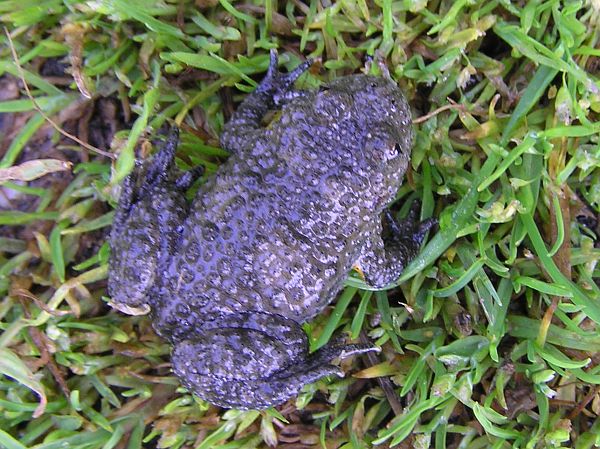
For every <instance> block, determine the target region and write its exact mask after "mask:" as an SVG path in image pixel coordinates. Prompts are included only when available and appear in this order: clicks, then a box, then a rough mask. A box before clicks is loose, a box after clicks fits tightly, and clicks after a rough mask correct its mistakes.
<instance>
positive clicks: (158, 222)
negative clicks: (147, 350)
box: [108, 128, 203, 314]
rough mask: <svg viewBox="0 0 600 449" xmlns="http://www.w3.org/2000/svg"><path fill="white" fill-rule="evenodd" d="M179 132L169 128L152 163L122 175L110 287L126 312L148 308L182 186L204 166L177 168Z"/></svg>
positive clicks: (175, 223) (179, 209)
mask: <svg viewBox="0 0 600 449" xmlns="http://www.w3.org/2000/svg"><path fill="white" fill-rule="evenodd" d="M178 141H179V132H178V130H177V128H173V129H172V130H171V132H170V133H169V136H168V137H167V140H166V142H165V144H164V145H163V146H162V148H161V149H160V150H159V152H158V153H157V154H156V155H155V156H154V158H153V159H152V161H151V162H150V163H146V164H141V165H140V166H138V167H136V168H135V169H134V171H133V172H132V173H131V174H130V175H129V176H128V177H127V178H126V179H125V181H124V183H123V188H122V191H121V196H120V198H119V203H118V205H117V209H116V213H115V219H114V222H113V226H112V229H111V233H110V238H109V243H110V249H111V256H110V260H109V273H108V292H109V294H110V296H111V298H112V301H111V304H112V305H113V306H114V307H116V308H117V309H119V310H121V311H122V312H125V313H130V314H139V313H145V312H147V311H148V308H149V306H151V305H152V304H149V301H148V299H147V294H148V291H149V289H150V287H151V286H152V285H153V284H154V282H155V280H156V275H157V270H158V266H159V264H160V261H161V260H162V259H163V258H165V257H168V256H169V255H170V254H171V253H172V252H173V250H174V247H175V245H176V240H177V238H178V236H179V233H180V230H181V229H180V228H181V224H182V222H183V220H184V219H185V217H186V216H187V212H188V206H187V203H186V201H185V197H184V192H185V190H186V189H188V188H189V186H190V185H191V183H192V182H193V180H194V179H197V177H198V176H200V175H201V174H202V172H203V168H202V167H199V168H196V169H193V170H190V171H189V172H186V173H185V174H183V175H181V174H180V173H179V172H178V171H177V169H176V168H175V163H174V160H175V150H176V149H177V143H178Z"/></svg>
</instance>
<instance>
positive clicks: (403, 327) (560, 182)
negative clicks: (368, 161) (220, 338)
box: [0, 0, 600, 449]
mask: <svg viewBox="0 0 600 449" xmlns="http://www.w3.org/2000/svg"><path fill="white" fill-rule="evenodd" d="M197 3H199V4H210V3H215V5H213V6H208V7H206V8H202V9H200V8H197V7H195V6H194V2H193V1H191V0H181V1H177V2H176V1H164V2H144V1H141V0H127V1H125V0H114V1H110V2H108V1H98V2H76V1H72V0H45V1H38V0H19V1H16V0H6V1H4V2H1V3H0V21H2V23H3V24H4V25H5V26H6V27H7V28H8V30H9V31H10V33H11V36H12V40H13V41H14V47H15V50H16V52H17V54H18V55H19V59H20V62H21V64H22V66H23V70H24V73H23V76H24V78H25V80H26V81H27V83H28V85H29V86H30V89H31V91H32V94H33V96H34V97H35V99H36V101H37V103H38V104H39V107H40V108H41V110H42V111H43V112H44V114H45V115H47V116H50V117H52V118H53V120H55V121H57V122H58V124H59V125H61V126H65V127H68V125H69V123H70V124H71V125H73V124H74V123H75V124H76V123H77V120H83V119H82V118H81V117H82V115H83V113H79V114H71V115H70V116H69V115H68V114H66V117H63V118H62V119H61V115H59V112H63V113H65V110H68V109H69V108H73V109H74V110H76V111H83V109H82V106H81V104H83V103H81V104H79V106H78V103H76V102H78V101H79V102H80V101H81V96H80V92H84V93H86V92H87V93H89V94H91V95H93V96H95V98H96V99H98V98H99V97H111V98H114V99H116V100H117V101H116V103H117V104H118V105H119V107H122V108H124V109H123V110H125V111H126V116H127V117H130V121H129V123H128V125H127V126H126V127H125V129H123V130H121V131H119V132H117V134H116V136H115V139H114V140H113V142H112V148H102V149H103V150H106V151H110V152H111V153H112V154H114V155H115V156H116V157H115V159H114V160H111V159H110V158H107V157H104V156H101V155H95V154H94V153H92V152H89V151H88V150H85V149H83V148H82V147H79V146H75V145H73V142H72V141H66V140H65V139H61V136H60V135H59V134H58V133H57V132H56V131H55V130H54V129H53V128H52V127H51V126H50V125H48V123H47V122H46V120H45V118H44V117H43V116H42V115H41V114H40V113H39V112H37V111H36V110H35V109H34V107H33V105H32V103H31V101H30V100H29V99H28V98H27V97H26V96H25V94H24V91H23V90H22V86H21V95H20V96H19V97H18V98H11V99H8V100H6V101H4V102H0V112H8V113H15V114H17V117H18V120H20V122H19V123H20V124H21V125H20V126H19V127H18V132H17V133H16V135H14V138H12V139H11V140H10V142H6V144H5V145H4V146H3V148H5V150H6V151H5V152H4V153H3V154H0V157H1V159H0V200H2V201H3V198H4V197H5V196H6V195H8V196H9V197H10V198H13V202H12V207H11V206H8V207H5V208H4V210H2V211H0V225H2V226H3V227H2V228H0V230H1V231H0V232H2V234H1V235H0V297H2V298H3V299H2V300H1V302H0V329H1V330H2V334H1V335H0V373H1V374H2V376H0V412H1V413H0V429H1V430H0V447H6V448H9V449H13V448H14V449H21V448H29V447H35V448H39V449H42V448H44V449H50V448H64V447H69V448H81V449H83V448H86V449H87V448H107V449H108V448H113V447H119V448H128V449H129V448H131V449H134V448H140V447H160V448H253V447H264V446H265V445H271V446H272V445H275V444H276V443H277V442H279V444H280V445H281V446H282V447H286V444H289V447H328V448H331V447H343V448H363V447H371V446H373V445H375V446H377V445H379V446H380V447H389V446H390V445H396V444H400V446H398V447H415V448H426V447H432V448H436V449H441V448H446V447H452V448H461V449H478V448H488V447H490V448H509V447H523V448H542V447H543V448H555V447H573V448H577V449H584V448H592V447H594V446H595V445H600V437H599V436H598V435H600V420H598V413H600V406H599V404H600V393H599V392H600V365H599V359H598V353H600V330H599V325H600V289H599V287H598V285H597V282H598V278H600V273H599V272H598V269H597V268H596V265H597V262H598V260H599V258H600V250H599V249H598V248H596V246H597V245H595V238H596V237H595V235H594V234H593V232H592V231H593V230H590V229H588V228H586V227H584V226H582V225H581V224H579V223H578V221H577V220H576V217H577V215H579V214H580V213H581V210H582V209H585V208H588V210H589V211H592V212H593V214H595V215H597V212H598V210H599V208H600V170H599V167H600V152H599V151H600V150H599V142H598V137H599V131H600V125H598V112H600V93H599V92H600V84H599V83H598V80H597V78H596V76H595V75H594V73H597V68H598V65H599V62H598V61H599V59H598V58H599V57H600V50H598V49H597V46H598V39H599V35H598V31H597V28H596V24H597V22H598V20H599V19H600V9H598V8H599V6H598V4H597V2H588V1H586V2H582V1H568V2H560V1H557V0H549V1H543V0H539V1H530V2H522V3H519V4H513V3H510V2H508V1H504V0H502V1H501V0H497V1H483V0H470V1H466V0H458V1H455V2H451V1H446V2H440V1H432V2H424V1H409V0H398V1H392V0H379V1H376V2H366V1H364V0H347V1H342V2H337V3H335V4H333V5H331V6H326V5H329V4H330V2H325V1H323V2H318V1H315V0H313V1H310V2H307V4H304V3H302V2H296V1H291V0H290V1H288V2H284V1H280V2H274V1H267V2H265V3H264V4H261V2H258V1H255V2H253V3H250V2H248V3H244V2H234V1H231V0H229V1H228V0H219V1H218V2H210V1H199V2H197ZM324 5H325V6H324ZM0 41H1V43H2V45H1V46H0V74H2V75H4V76H5V77H6V78H11V79H14V77H15V76H19V70H18V68H17V65H16V64H15V62H14V60H13V58H12V56H11V52H10V49H9V46H8V41H7V38H6V36H4V35H2V37H0ZM270 48H278V49H279V52H280V55H281V60H282V61H283V65H284V66H285V67H286V68H287V69H290V68H293V67H295V66H296V65H297V64H298V63H299V61H300V60H301V58H300V55H302V56H303V57H313V58H320V63H318V64H316V65H315V67H314V68H313V69H312V70H311V71H310V72H309V73H308V74H307V75H305V76H303V77H302V79H301V80H300V82H299V84H300V85H301V86H303V87H307V88H310V87H313V86H316V85H318V83H319V82H323V81H327V80H330V79H333V78H335V77H338V76H342V75H344V74H349V73H353V72H357V71H359V70H360V69H361V68H362V67H363V61H364V59H365V56H367V55H369V56H374V57H375V60H378V59H384V60H385V61H386V63H387V66H388V68H389V70H390V72H391V74H392V76H393V77H394V78H395V79H396V80H397V82H398V84H399V85H400V86H401V87H402V89H403V90H404V91H405V92H406V94H407V97H408V98H409V100H410V102H411V104H412V106H413V108H414V111H415V116H416V117H417V116H424V115H425V114H428V113H430V112H432V111H435V110H436V109H438V108H441V107H444V106H447V105H449V104H454V106H452V107H450V108H444V109H443V110H442V111H441V112H439V113H437V114H433V115H431V116H429V117H428V118H426V119H425V120H424V121H422V122H419V123H418V125H417V126H416V129H417V139H416V142H415V146H414V150H413V154H412V166H411V170H410V173H409V174H408V176H407V179H408V181H407V182H405V184H404V185H403V186H402V188H401V189H400V191H399V192H398V201H397V204H396V205H397V206H398V207H399V210H400V211H401V213H405V212H406V211H407V208H408V207H409V205H410V203H411V202H412V200H413V199H415V198H418V199H420V200H421V201H422V204H423V212H422V215H423V217H429V216H436V217H438V218H439V221H440V226H439V229H438V230H437V231H436V232H435V233H434V234H433V235H432V236H431V238H430V241H429V242H428V243H427V245H426V246H425V247H424V249H423V251H422V252H421V254H420V255H419V256H418V257H417V259H416V260H415V261H414V262H413V263H412V264H411V265H410V266H409V267H408V268H407V270H406V271H405V273H404V274H403V275H402V277H401V279H400V280H399V281H398V283H397V284H396V285H394V286H391V287H390V288H389V289H387V290H385V291H375V292H373V291H370V290H369V289H368V288H366V286H365V285H364V284H363V283H362V282H361V281H360V280H358V279H357V278H350V279H349V280H348V286H347V288H346V289H345V290H344V292H342V294H341V295H340V298H339V300H338V301H337V302H335V303H333V304H332V305H331V306H330V307H329V308H328V309H327V310H325V311H324V312H323V313H322V314H321V315H319V316H318V317H317V318H316V319H315V320H314V321H313V322H311V323H310V324H308V325H306V326H305V328H306V330H307V332H308V333H309V335H310V337H311V347H312V348H313V349H314V348H317V347H320V346H322V345H323V344H325V343H326V342H327V341H328V340H329V339H330V338H331V336H332V335H333V334H334V332H337V331H344V332H346V333H347V334H349V335H350V336H351V337H352V338H355V339H358V338H365V336H367V335H368V336H369V337H370V338H371V339H372V340H373V341H375V342H376V344H378V345H380V346H382V348H383V352H382V354H380V355H378V359H375V360H371V361H370V362H369V364H368V365H367V364H365V361H366V360H367V359H366V358H365V359H364V360H362V361H361V360H354V361H346V362H344V367H345V368H346V369H347V371H351V372H353V373H355V374H357V375H356V376H355V377H353V376H347V377H346V378H345V379H341V380H337V379H329V380H322V381H320V382H318V383H317V384H315V385H311V386H308V387H307V388H306V389H305V390H304V392H303V393H302V394H301V395H300V396H299V397H298V399H297V400H296V401H295V403H294V402H290V403H288V404H286V405H285V406H284V407H282V408H278V410H277V411H276V410H270V411H266V412H255V411H248V412H240V411H235V410H231V411H223V410H219V409H216V408H214V407H210V406H209V405H208V404H206V403H204V402H203V401H202V400H200V399H198V398H196V397H193V396H192V395H190V394H189V393H188V392H186V391H185V390H183V389H182V388H181V387H179V385H178V382H177V380H176V379H175V378H174V377H173V376H172V375H171V374H170V371H169V365H168V354H169V347H168V345H167V344H166V343H165V342H164V341H162V340H161V339H159V338H158V337H157V336H155V334H154V333H153V332H152V330H151V327H150V322H149V319H148V318H147V317H139V316H138V317H131V316H125V315H123V314H120V313H118V312H115V311H112V310H111V309H110V308H108V307H107V306H106V303H105V301H104V297H103V295H105V285H106V284H105V279H106V274H107V260H108V247H107V245H106V243H105V239H106V231H107V229H108V226H109V225H110V223H111V220H112V215H113V212H112V208H113V207H114V204H115V197H116V195H117V191H118V189H117V186H118V185H119V183H120V181H121V180H122V179H123V178H124V177H125V176H126V174H127V173H128V172H129V171H130V170H131V168H132V166H133V163H134V156H135V150H136V148H139V147H140V145H141V146H144V147H145V148H147V143H148V142H149V141H150V139H151V138H152V137H153V136H154V135H155V133H156V131H157V130H158V128H160V127H161V126H162V125H163V124H165V123H166V122H168V121H171V120H174V121H175V122H176V123H178V124H180V125H182V127H183V131H184V132H183V133H182V134H183V135H182V145H181V146H180V149H179V152H178V155H179V157H180V161H179V162H180V164H181V166H182V167H189V166H191V165H196V164H200V163H202V164H205V165H206V167H207V171H208V172H209V174H210V173H211V172H214V170H215V168H216V167H217V166H218V164H220V163H221V162H222V161H223V160H224V156H225V155H226V153H225V152H223V151H222V150H220V149H219V148H218V133H219V131H220V129H221V128H222V126H223V123H224V121H226V116H227V115H226V114H227V113H229V111H230V110H231V107H232V99H233V100H234V101H236V102H237V101H239V100H241V99H242V98H243V96H244V95H245V94H246V93H247V92H251V91H252V90H253V89H254V88H255V86H256V81H257V80H259V79H260V78H261V76H262V74H263V73H264V71H265V70H266V67H267V64H268V50H269V49H270ZM52 58H59V59H64V60H65V61H66V62H67V64H68V65H70V66H71V70H72V72H73V74H74V76H72V78H73V79H77V83H76V82H75V81H73V82H72V83H71V84H70V85H66V86H65V85H61V84H58V83H55V81H54V80H53V79H50V78H48V79H46V78H44V77H43V76H41V75H40V72H39V69H40V67H41V65H42V63H43V62H44V61H47V60H49V59H52ZM378 70H379V69H378V68H377V64H373V65H372V67H371V71H373V72H377V71H378ZM184 79H185V80H187V81H184ZM225 93H226V94H225ZM77 108H80V109H77ZM61 120H66V121H64V122H61ZM69 120H70V122H69ZM0 129H1V128H0ZM70 129H77V128H76V127H74V128H73V127H72V126H71V128H70ZM198 129H200V130H201V132H199V133H192V132H191V130H198ZM0 136H2V139H1V140H5V139H6V138H7V137H6V136H4V135H1V134H0ZM49 140H51V141H52V142H53V145H54V146H55V147H58V148H59V149H61V150H68V151H66V152H64V154H65V155H66V156H67V157H70V158H71V159H72V160H73V162H74V165H73V167H72V169H71V172H72V177H71V178H69V179H70V183H69V184H68V185H66V184H64V183H62V184H61V182H60V179H61V177H65V176H67V174H66V173H65V172H58V173H57V174H55V175H48V173H50V172H54V171H55V170H59V169H64V168H65V167H64V166H61V165H57V163H56V162H55V161H47V160H46V161H44V160H45V159H54V158H55V157H54V156H52V154H49V153H48V151H49V148H50V147H51V146H52V145H47V144H46V145H45V146H42V145H41V143H43V142H48V141H49ZM54 154H56V153H54ZM21 157H23V159H21ZM32 159H35V160H39V162H35V163H33V164H28V165H25V166H23V165H20V164H21V163H22V162H23V161H25V160H32ZM21 180H25V181H27V182H22V181H21ZM15 198H16V199H15ZM585 204H587V205H588V206H585ZM18 205H22V207H21V208H18V207H17V206H18ZM23 205H24V206H23ZM17 209H19V210H17Z"/></svg>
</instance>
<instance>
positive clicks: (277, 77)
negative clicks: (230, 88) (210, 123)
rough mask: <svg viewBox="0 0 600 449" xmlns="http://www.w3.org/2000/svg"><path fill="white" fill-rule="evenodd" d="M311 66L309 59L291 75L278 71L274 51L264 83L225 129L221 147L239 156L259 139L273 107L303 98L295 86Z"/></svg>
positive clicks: (244, 103) (272, 51)
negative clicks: (259, 134)
mask: <svg viewBox="0 0 600 449" xmlns="http://www.w3.org/2000/svg"><path fill="white" fill-rule="evenodd" d="M311 64H312V61H311V60H310V59H307V60H306V61H304V62H303V63H302V64H300V65H299V66H298V67H296V68H295V69H294V70H292V71H291V72H289V73H285V74H284V73H281V72H279V71H278V70H277V65H278V58H277V52H276V51H275V50H271V61H270V64H269V69H268V70H267V74H266V75H265V77H264V79H263V80H262V81H261V82H260V84H259V85H258V87H257V88H256V90H255V91H254V92H253V93H251V94H250V95H248V96H247V97H246V99H245V100H244V101H243V102H242V103H241V104H240V105H239V107H238V108H237V110H236V111H235V113H234V114H233V116H232V117H231V120H230V121H229V122H228V123H227V124H226V125H225V127H224V128H223V133H222V134H221V146H222V147H223V148H225V149H226V150H227V151H229V152H231V153H237V152H239V151H240V150H241V149H242V148H244V147H246V146H247V145H248V144H250V143H252V142H254V141H255V140H256V138H257V132H258V131H260V130H261V129H262V128H261V120H262V118H263V117H264V115H265V114H266V113H267V111H268V110H269V109H270V108H273V107H281V105H282V104H284V103H285V102H286V101H288V100H289V99H290V98H292V97H295V96H298V95H301V91H297V90H294V89H293V84H294V82H295V81H296V80H297V79H298V77H299V76H300V75H302V73H304V72H305V71H306V70H307V69H308V68H309V67H310V65H311Z"/></svg>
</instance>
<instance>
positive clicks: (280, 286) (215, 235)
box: [109, 54, 433, 409]
mask: <svg viewBox="0 0 600 449" xmlns="http://www.w3.org/2000/svg"><path fill="white" fill-rule="evenodd" d="M308 66H309V62H307V63H304V64H302V65H301V66H300V67H298V68H297V69H296V70H294V71H293V72H291V73H289V74H287V75H283V74H281V73H278V72H277V69H276V67H277V58H276V56H275V55H274V54H273V55H272V60H271V66H270V68H269V72H268V73H267V76H266V77H265V79H264V80H263V81H262V83H261V84H260V86H259V87H258V89H257V90H256V91H255V92H254V93H253V94H251V95H249V96H248V97H247V98H246V100H245V101H244V102H243V103H242V104H241V105H240V106H239V108H238V110H237V111H236V113H235V114H234V116H233V118H232V120H231V121H230V122H229V123H228V124H227V125H226V127H225V129H224V132H223V134H222V136H221V143H222V146H223V147H224V148H226V149H227V150H229V151H230V152H231V156H230V158H229V159H228V160H227V162H226V163H225V164H223V165H222V166H221V167H220V168H219V170H218V171H217V173H216V175H215V176H213V177H211V178H210V179H209V180H208V181H207V182H206V183H205V184H203V185H202V186H201V187H200V189H199V191H198V194H197V196H196V198H195V199H194V201H193V202H192V204H191V205H189V206H188V205H187V204H185V201H184V199H183V195H182V189H184V188H186V187H187V186H189V184H190V182H191V181H192V180H193V179H194V178H195V177H196V176H197V174H198V173H194V174H186V175H183V178H181V177H180V181H179V182H176V181H174V180H175V179H177V177H178V176H181V175H178V174H176V173H175V170H174V168H173V167H172V165H173V162H172V161H173V152H174V148H175V146H176V141H177V136H176V134H172V135H171V136H170V137H169V138H168V140H167V143H166V145H165V146H164V148H163V149H162V150H161V151H160V152H159V153H158V154H157V155H156V156H155V158H154V160H153V162H152V164H151V166H150V168H149V169H148V170H147V171H148V173H149V175H146V176H145V178H144V179H145V181H144V183H142V185H141V186H137V184H139V179H140V176H139V175H138V176H137V179H136V175H132V178H131V179H129V180H128V181H127V182H126V184H125V188H124V196H122V198H121V200H120V204H119V207H118V211H117V217H116V219H115V223H116V224H115V227H114V231H113V232H112V234H111V247H112V260H111V269H110V273H109V290H110V294H111V295H112V299H113V302H114V304H115V305H116V306H117V307H118V308H120V309H121V310H126V311H130V310H131V309H136V308H137V309H139V308H144V307H146V308H148V307H149V308H151V309H152V316H153V323H154V327H155V329H156V330H157V332H158V333H159V334H160V335H161V336H163V337H164V338H166V339H168V340H170V341H171V342H172V344H173V345H174V349H173V357H172V360H173V369H174V371H175V373H176V374H177V375H178V376H179V377H180V379H181V381H182V383H183V384H184V385H186V386H187V387H188V388H190V389H191V390H192V391H193V392H194V393H196V394H198V395H199V396H200V397H202V398H204V399H206V400H207V401H209V402H211V403H213V404H217V405H221V406H225V407H236V408H242V409H247V408H266V407H269V406H272V405H276V404H279V403H281V402H283V401H285V400H287V399H289V398H290V397H293V396H295V395H296V394H297V393H298V392H299V391H300V389H301V388H302V387H303V386H304V385H305V384H307V383H310V382H313V381H315V380H317V379H319V378H321V377H323V376H325V375H328V374H337V375H342V374H343V373H341V372H340V370H339V368H337V367H336V366H334V365H332V364H331V360H332V359H334V358H336V357H344V356H347V355H350V354H356V353H360V352H365V351H369V350H372V349H374V348H372V347H369V346H364V345H343V343H342V342H333V343H330V344H329V345H328V346H326V347H324V348H322V349H320V350H319V351H317V352H316V353H314V354H311V355H308V351H307V349H308V343H307V337H306V335H305V334H304V332H303V331H302V328H301V326H300V325H301V323H303V322H305V321H307V320H309V319H311V318H312V317H314V316H315V315H316V314H318V313H319V312H321V311H322V310H323V308H324V307H325V306H326V305H327V304H329V302H331V301H332V300H333V299H334V297H335V296H336V294H337V293H338V292H339V291H340V289H341V288H342V285H343V282H344V280H345V279H346V277H347V275H348V272H349V271H350V270H351V268H352V266H353V265H357V266H359V267H360V269H361V270H362V272H363V273H364V276H365V280H366V281H367V282H368V283H370V284H371V285H373V286H376V287H382V286H384V285H386V284H387V283H389V282H392V281H394V280H396V279H397V278H398V276H399V275H400V273H401V272H402V270H403V268H404V267H405V266H406V264H407V263H408V262H409V261H410V259H412V258H413V257H414V256H415V255H416V253H417V251H418V248H419V246H420V244H421V242H422V240H423V237H424V235H425V233H426V232H427V230H428V229H429V228H430V227H431V226H432V225H433V221H432V220H428V221H425V222H423V223H418V222H417V221H415V217H414V211H413V213H412V215H411V217H409V219H408V220H406V221H403V222H401V223H398V222H396V221H395V220H394V219H393V218H392V217H391V215H390V214H389V213H387V212H385V210H386V206H387V205H388V204H389V203H390V202H391V201H392V200H393V199H394V195H395V194H396V192H397V190H398V187H399V186H400V184H401V182H402V178H403V177H404V173H405V171H406V168H407V165H408V161H409V156H410V150H411V145H412V139H413V131H412V128H411V118H410V111H409V107H408V105H407V103H406V101H405V99H404V97H403V95H402V93H401V92H400V90H399V89H398V87H397V86H396V85H395V84H394V83H393V82H392V81H390V80H387V79H384V78H377V77H372V76H366V75H353V76H348V77H344V78H339V79H337V80H335V81H333V82H331V83H329V84H327V85H324V86H322V87H321V88H320V89H319V90H318V91H297V90H294V89H293V88H292V84H293V82H294V81H295V80H296V78H297V77H298V76H299V75H300V74H301V73H302V72H303V71H304V70H306V68H307V67H308ZM273 108H277V109H281V114H280V116H279V117H278V118H277V119H276V120H275V121H274V122H273V123H271V124H270V126H268V127H267V128H264V127H262V126H261V120H262V118H263V116H264V115H265V113H266V112H267V111H268V110H269V109H273ZM142 176H143V175H142ZM174 182H175V183H176V184H177V187H175V184H174Z"/></svg>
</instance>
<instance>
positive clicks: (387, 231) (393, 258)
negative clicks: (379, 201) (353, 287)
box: [356, 202, 437, 288]
mask: <svg viewBox="0 0 600 449" xmlns="http://www.w3.org/2000/svg"><path fill="white" fill-rule="evenodd" d="M418 207H419V204H418V202H415V203H414V204H413V206H412V207H411V210H410V212H409V214H408V216H407V217H406V218H405V219H404V220H402V221H396V219H394V217H393V216H392V214H391V213H390V211H389V210H386V211H384V213H383V217H382V223H378V225H377V226H376V227H375V230H374V232H373V233H372V234H371V236H370V238H369V239H368V240H367V243H366V245H365V248H364V249H363V253H362V255H361V257H360V259H359V260H358V262H357V264H356V265H357V267H358V268H359V269H360V270H361V271H362V272H363V274H364V277H365V281H366V282H367V284H369V285H370V286H372V287H376V288H383V287H385V286H386V285H388V284H390V283H392V282H394V281H396V280H397V279H398V278H399V277H400V274H402V272H403V271H404V268H405V267H406V265H408V263H409V262H410V261H411V260H412V259H414V258H415V256H416V255H417V254H418V252H419V248H420V246H421V243H423V239H424V238H425V234H427V231H429V230H430V229H431V228H432V227H433V226H435V225H436V224H437V220H435V219H433V218H430V219H427V220H424V221H422V222H419V221H418V219H417V214H418Z"/></svg>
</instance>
